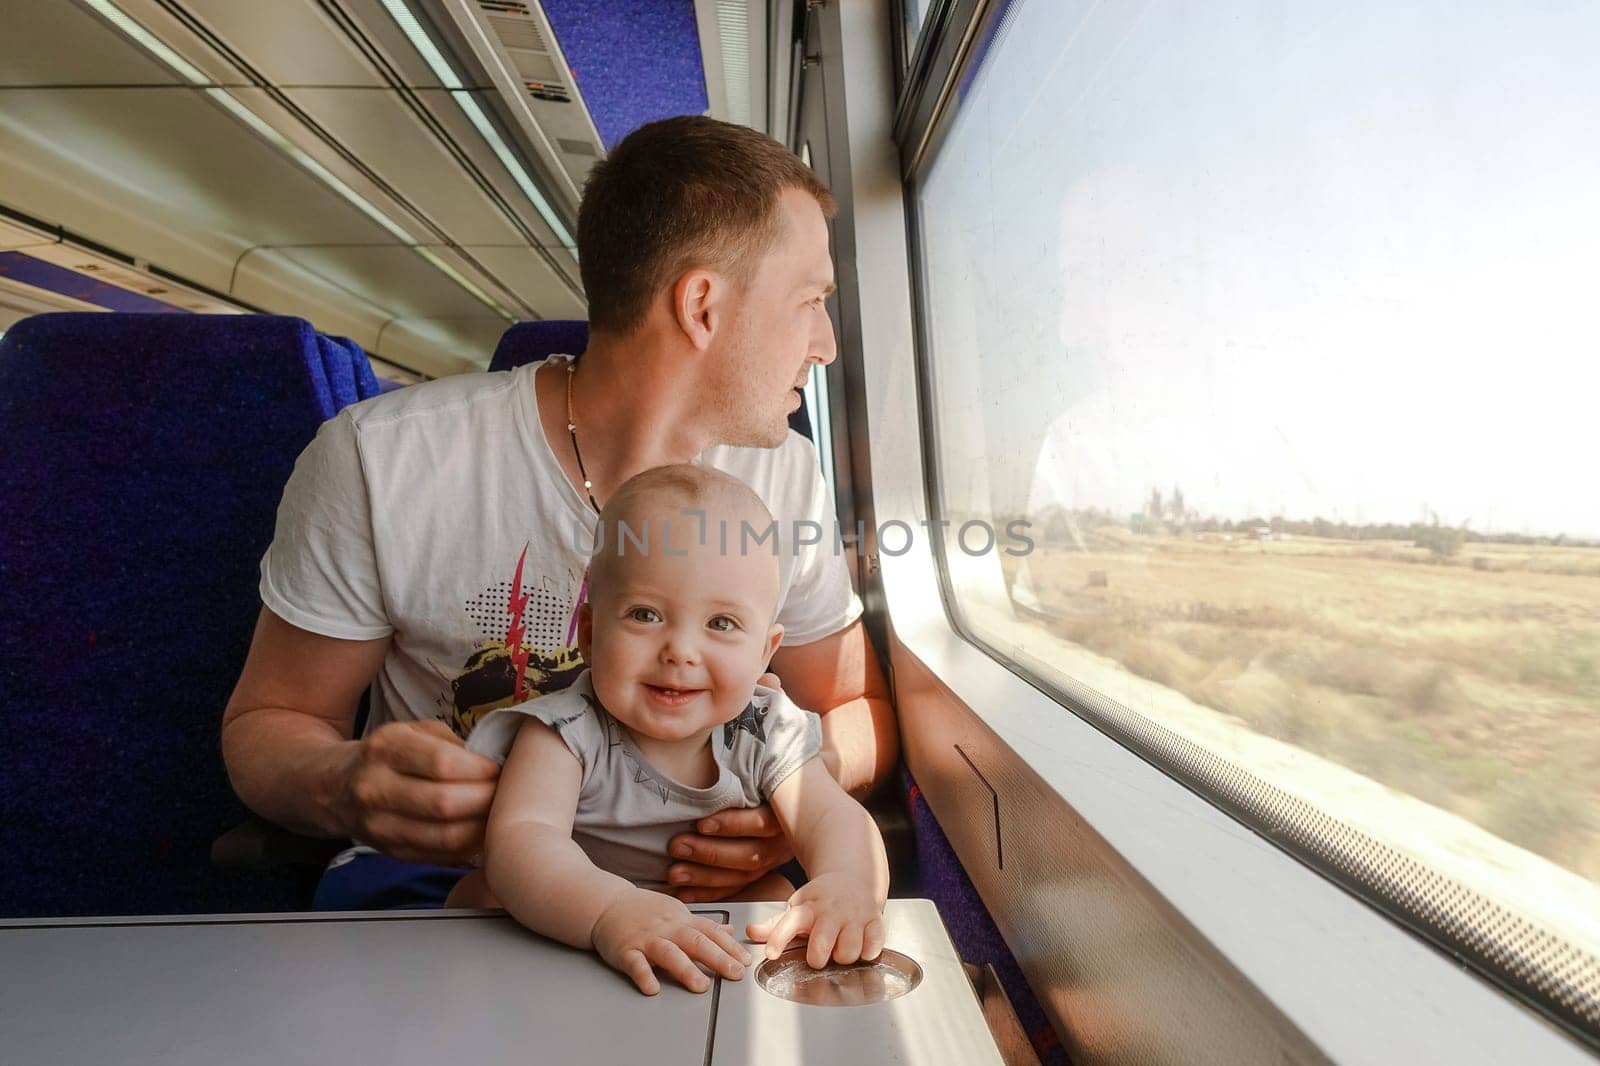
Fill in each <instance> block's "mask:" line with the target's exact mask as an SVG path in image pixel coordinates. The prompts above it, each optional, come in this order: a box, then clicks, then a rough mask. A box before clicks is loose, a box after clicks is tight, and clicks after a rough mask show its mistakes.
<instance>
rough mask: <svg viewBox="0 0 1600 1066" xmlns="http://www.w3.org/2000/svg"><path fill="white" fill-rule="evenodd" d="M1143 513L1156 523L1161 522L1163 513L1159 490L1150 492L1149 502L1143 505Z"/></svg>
mask: <svg viewBox="0 0 1600 1066" xmlns="http://www.w3.org/2000/svg"><path fill="white" fill-rule="evenodd" d="M1144 513H1145V514H1146V515H1148V516H1149V517H1150V518H1152V519H1154V520H1155V521H1157V522H1159V521H1161V517H1162V515H1163V513H1164V512H1163V511H1162V510H1161V490H1160V489H1151V490H1150V502H1149V503H1147V504H1145V508H1144Z"/></svg>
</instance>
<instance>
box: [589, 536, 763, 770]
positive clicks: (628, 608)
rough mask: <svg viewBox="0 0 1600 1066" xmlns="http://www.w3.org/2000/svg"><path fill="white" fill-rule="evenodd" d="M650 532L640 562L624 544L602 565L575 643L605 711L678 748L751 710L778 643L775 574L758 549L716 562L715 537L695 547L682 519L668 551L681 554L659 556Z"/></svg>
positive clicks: (720, 557) (719, 556) (611, 548)
mask: <svg viewBox="0 0 1600 1066" xmlns="http://www.w3.org/2000/svg"><path fill="white" fill-rule="evenodd" d="M657 528H658V527H656V524H655V523H654V522H652V523H651V530H650V533H651V542H650V550H649V553H648V554H644V553H641V552H639V551H638V550H637V548H636V546H635V545H634V544H633V543H631V542H630V543H628V544H627V545H626V551H625V552H624V554H623V556H622V557H620V558H614V559H612V560H609V562H608V564H607V566H606V568H605V570H606V579H605V580H604V582H602V586H603V587H597V588H595V589H593V596H592V598H591V600H590V602H589V604H588V605H587V606H586V607H585V608H584V612H583V614H582V615H581V616H580V619H579V628H578V641H579V645H580V648H581V650H582V652H583V656H584V659H585V660H586V661H587V662H588V664H589V667H590V669H591V671H592V673H591V677H592V680H593V682H594V688H595V693H596V694H597V695H598V696H599V697H600V702H601V703H602V704H604V706H605V708H606V710H608V711H610V712H611V714H612V715H613V716H614V717H616V718H617V719H618V720H619V721H621V722H622V723H623V724H624V725H626V726H628V727H629V728H630V729H632V730H633V731H635V732H637V733H642V734H644V735H645V736H648V737H654V738H656V739H657V740H663V741H677V740H685V739H688V738H690V737H694V736H696V735H702V736H703V735H704V734H705V733H707V732H708V731H710V730H711V729H713V728H715V727H716V726H718V725H721V724H722V723H724V722H728V721H731V720H733V719H734V718H735V717H737V716H738V714H739V712H740V711H742V710H744V708H745V705H746V704H747V703H748V702H749V701H750V695H751V693H752V691H753V690H754V688H755V683H756V679H757V678H759V677H760V676H761V674H762V673H763V672H764V671H765V670H766V668H767V662H768V660H770V659H771V658H772V653H773V651H775V650H776V649H777V646H778V641H779V640H780V639H781V638H782V636H783V628H782V627H781V626H777V625H774V624H773V615H774V613H775V606H774V605H775V603H776V600H777V594H778V577H777V569H778V567H777V560H776V559H774V558H773V557H772V555H771V553H770V551H769V552H767V553H766V554H763V553H762V550H761V549H760V548H752V549H751V552H750V554H747V555H741V554H739V553H738V552H737V551H736V550H730V551H729V553H728V554H726V555H723V554H719V553H718V551H717V546H716V538H715V537H708V538H707V540H708V541H710V542H711V543H709V544H707V545H705V546H700V545H698V544H696V535H697V532H698V525H697V524H696V523H693V522H690V521H687V520H684V519H681V518H680V519H677V520H674V521H673V524H672V535H671V545H672V550H673V552H675V553H676V552H678V551H686V552H687V553H688V554H687V555H677V554H674V555H667V554H665V552H664V551H663V550H662V545H661V541H660V539H659V533H658V532H657ZM680 546H682V547H680ZM604 550H605V551H608V552H615V550H616V548H615V545H607V546H606V548H605V549H604Z"/></svg>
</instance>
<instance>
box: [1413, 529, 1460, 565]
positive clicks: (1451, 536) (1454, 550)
mask: <svg viewBox="0 0 1600 1066" xmlns="http://www.w3.org/2000/svg"><path fill="white" fill-rule="evenodd" d="M1466 539H1467V531H1466V530H1464V529H1454V528H1451V527H1450V526H1441V525H1439V524H1438V522H1437V521H1435V522H1434V524H1433V525H1431V526H1422V527H1420V528H1419V529H1418V531H1417V537H1416V539H1415V540H1414V541H1412V544H1413V546H1414V547H1418V548H1426V549H1428V551H1429V553H1430V554H1432V556H1433V558H1435V559H1449V558H1451V557H1452V556H1454V555H1457V554H1459V553H1460V552H1461V545H1462V543H1463V542H1464V541H1465V540H1466Z"/></svg>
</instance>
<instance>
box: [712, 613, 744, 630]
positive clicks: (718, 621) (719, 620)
mask: <svg viewBox="0 0 1600 1066" xmlns="http://www.w3.org/2000/svg"><path fill="white" fill-rule="evenodd" d="M706 625H708V626H710V627H711V628H712V629H714V630H716V631H717V632H718V633H732V632H733V631H734V630H736V629H738V628H739V621H738V619H736V618H730V617H728V616H727V615H725V614H719V615H717V616H716V617H715V618H713V619H712V620H711V621H709V622H707V623H706Z"/></svg>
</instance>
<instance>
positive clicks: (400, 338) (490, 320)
mask: <svg viewBox="0 0 1600 1066" xmlns="http://www.w3.org/2000/svg"><path fill="white" fill-rule="evenodd" d="M510 328H511V324H510V323H509V322H507V321H506V320H505V319H503V318H500V317H499V316H498V315H490V316H487V317H479V318H454V319H447V320H428V319H396V320H395V321H394V322H392V323H390V324H389V325H388V326H387V327H385V329H384V331H383V347H384V349H385V350H386V351H391V352H394V353H396V357H399V353H401V352H405V351H408V350H411V349H414V348H424V349H426V350H429V351H446V352H450V353H452V354H454V355H456V356H458V357H459V358H461V359H465V360H467V361H468V362H470V363H472V364H473V365H474V366H475V367H479V368H486V367H488V365H489V358H490V357H491V356H493V355H494V349H495V345H497V344H499V343H500V335H501V334H502V333H504V332H505V331H506V330H508V329H510Z"/></svg>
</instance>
